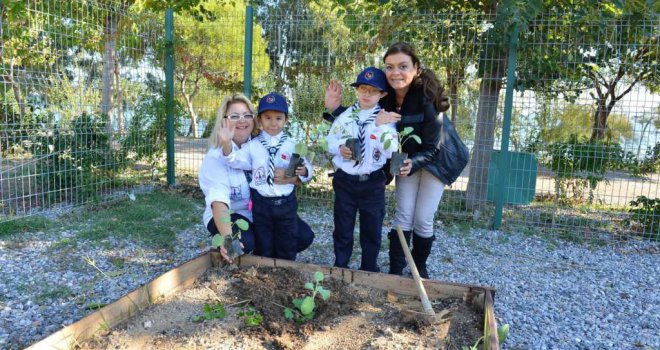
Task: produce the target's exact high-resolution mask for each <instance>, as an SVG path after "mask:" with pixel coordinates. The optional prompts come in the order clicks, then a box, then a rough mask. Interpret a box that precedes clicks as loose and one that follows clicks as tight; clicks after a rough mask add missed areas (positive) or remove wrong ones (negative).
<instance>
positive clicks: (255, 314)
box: [238, 306, 264, 327]
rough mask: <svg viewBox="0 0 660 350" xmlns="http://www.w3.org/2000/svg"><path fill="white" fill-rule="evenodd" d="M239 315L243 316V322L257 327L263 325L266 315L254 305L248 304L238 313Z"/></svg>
mask: <svg viewBox="0 0 660 350" xmlns="http://www.w3.org/2000/svg"><path fill="white" fill-rule="evenodd" d="M238 316H240V317H243V323H244V324H245V325H246V326H248V327H257V326H260V325H261V321H263V319H264V317H263V315H261V313H259V311H257V309H255V308H254V307H252V306H246V307H245V308H243V310H241V311H240V312H239V313H238Z"/></svg>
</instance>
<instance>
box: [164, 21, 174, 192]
mask: <svg viewBox="0 0 660 350" xmlns="http://www.w3.org/2000/svg"><path fill="white" fill-rule="evenodd" d="M165 86H166V91H165V113H166V114H167V184H168V185H174V182H175V177H174V11H173V10H172V9H168V10H167V11H166V12H165Z"/></svg>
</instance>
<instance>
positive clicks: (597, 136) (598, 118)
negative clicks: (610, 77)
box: [591, 95, 609, 141]
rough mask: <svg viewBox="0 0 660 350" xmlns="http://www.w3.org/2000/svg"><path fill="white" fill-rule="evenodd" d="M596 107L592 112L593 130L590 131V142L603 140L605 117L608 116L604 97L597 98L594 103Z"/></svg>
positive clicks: (605, 124)
mask: <svg viewBox="0 0 660 350" xmlns="http://www.w3.org/2000/svg"><path fill="white" fill-rule="evenodd" d="M606 96H607V95H606ZM596 106H598V107H597V108H596V111H595V112H594V124H593V128H592V129H591V141H601V140H603V139H604V138H605V131H606V129H607V117H608V116H609V113H608V109H607V101H606V97H603V98H598V100H597V101H596Z"/></svg>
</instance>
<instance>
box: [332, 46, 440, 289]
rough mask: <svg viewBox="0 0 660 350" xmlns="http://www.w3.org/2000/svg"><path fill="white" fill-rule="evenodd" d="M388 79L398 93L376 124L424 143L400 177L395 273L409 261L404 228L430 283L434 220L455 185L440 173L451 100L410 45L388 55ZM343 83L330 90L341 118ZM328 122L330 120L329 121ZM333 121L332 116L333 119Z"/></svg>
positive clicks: (410, 146) (410, 148)
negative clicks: (442, 137)
mask: <svg viewBox="0 0 660 350" xmlns="http://www.w3.org/2000/svg"><path fill="white" fill-rule="evenodd" d="M383 63H384V65H385V69H384V71H385V76H386V78H387V82H388V83H389V85H390V87H391V89H392V91H393V93H392V92H390V93H389V94H387V95H386V96H384V97H383V98H381V99H380V101H379V103H380V105H381V107H382V108H383V109H384V110H385V111H387V113H385V112H384V113H381V114H380V115H379V116H378V117H377V118H376V123H375V124H376V125H381V124H385V123H396V128H397V130H398V131H402V130H404V129H405V128H407V127H412V128H413V132H412V134H414V135H417V136H419V137H420V139H421V143H419V144H418V143H416V142H405V143H404V144H403V147H402V148H403V152H406V153H408V159H406V160H405V162H404V166H403V167H402V168H401V172H400V173H399V175H400V176H397V177H396V212H395V214H394V227H393V228H392V230H391V231H390V233H389V239H390V250H389V255H390V271H389V272H390V273H391V274H396V275H401V274H402V273H403V268H404V267H405V266H406V259H405V256H404V254H403V249H402V248H401V243H400V241H399V238H398V235H397V233H396V231H395V228H396V227H397V226H400V227H401V229H402V230H403V232H404V237H405V239H406V241H407V243H408V244H409V245H410V240H411V237H412V256H413V260H414V261H415V265H416V266H417V270H419V274H420V276H422V277H423V278H428V271H427V269H426V260H427V259H428V257H429V254H430V253H431V247H432V244H433V241H434V240H435V236H434V233H433V218H434V216H435V212H436V210H437V209H438V205H439V204H440V199H442V194H443V192H444V188H445V185H444V183H451V181H448V179H446V178H445V177H444V176H443V172H442V171H441V170H440V167H441V166H442V164H440V163H439V161H438V159H437V157H436V154H437V149H436V147H437V145H438V144H439V142H440V132H441V128H442V112H444V111H446V110H447V109H449V99H448V98H447V95H446V94H445V91H444V88H443V87H442V85H441V84H440V81H439V80H438V78H437V77H436V75H435V73H434V72H433V71H432V70H430V69H428V68H424V67H422V64H421V62H420V60H419V57H418V56H417V53H416V52H415V49H414V48H413V47H412V46H411V45H410V44H408V43H404V42H399V43H396V44H393V45H392V46H390V47H389V48H388V49H387V51H386V52H385V55H384V56H383ZM341 98H342V91H341V84H339V82H337V81H334V80H333V81H331V82H330V85H329V86H328V88H327V89H326V94H325V107H326V108H327V109H328V110H330V111H333V112H332V114H333V115H338V113H339V112H341V111H342V108H341ZM326 118H327V117H326ZM330 118H331V116H330Z"/></svg>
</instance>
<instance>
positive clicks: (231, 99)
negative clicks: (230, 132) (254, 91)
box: [209, 93, 258, 148]
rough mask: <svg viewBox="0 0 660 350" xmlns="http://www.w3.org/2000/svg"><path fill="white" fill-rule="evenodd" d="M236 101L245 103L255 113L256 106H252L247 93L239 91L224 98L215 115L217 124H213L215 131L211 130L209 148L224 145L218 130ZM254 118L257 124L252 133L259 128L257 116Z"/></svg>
mask: <svg viewBox="0 0 660 350" xmlns="http://www.w3.org/2000/svg"><path fill="white" fill-rule="evenodd" d="M234 103H243V104H245V105H246V106H247V108H248V109H249V110H250V113H252V114H254V107H253V106H252V102H250V100H249V99H248V98H247V97H246V96H245V95H243V94H241V93H237V94H233V95H229V96H226V97H225V98H223V99H222V102H221V103H220V107H219V108H218V112H217V114H216V116H215V125H213V131H212V132H211V135H209V148H214V147H215V148H220V147H222V144H221V142H220V139H219V138H218V131H219V130H220V128H222V120H223V119H224V118H225V114H226V113H227V110H228V109H229V106H231V105H233V104H234ZM254 120H255V124H254V128H253V129H252V135H255V130H257V124H256V120H257V118H254ZM257 131H258V130H257ZM257 133H258V132H257Z"/></svg>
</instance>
